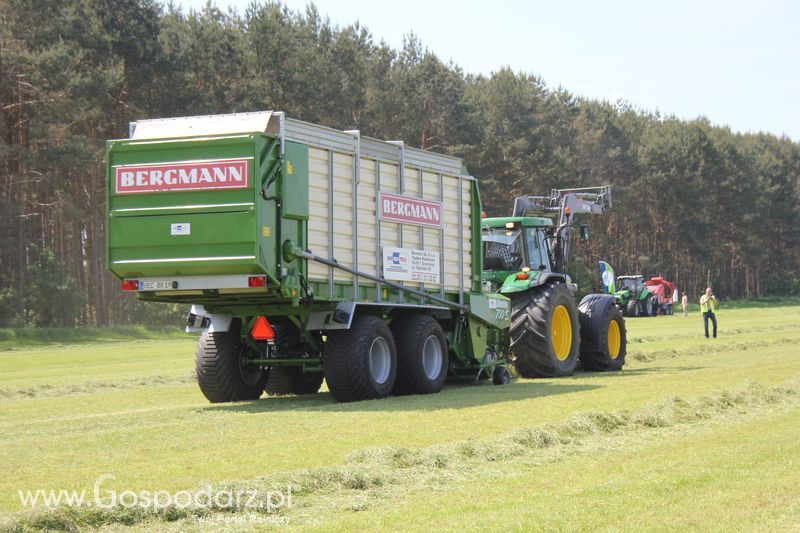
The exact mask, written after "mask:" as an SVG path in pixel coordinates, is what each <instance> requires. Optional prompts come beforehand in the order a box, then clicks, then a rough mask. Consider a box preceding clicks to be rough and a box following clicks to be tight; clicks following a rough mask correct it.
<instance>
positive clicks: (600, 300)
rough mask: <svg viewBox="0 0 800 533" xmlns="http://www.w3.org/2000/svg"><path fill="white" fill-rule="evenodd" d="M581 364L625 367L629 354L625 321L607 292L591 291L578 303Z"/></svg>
mask: <svg viewBox="0 0 800 533" xmlns="http://www.w3.org/2000/svg"><path fill="white" fill-rule="evenodd" d="M578 314H579V316H580V322H581V355H580V361H581V366H582V367H583V369H584V370H600V371H608V370H622V365H624V364H625V355H626V354H627V337H626V333H627V332H626V330H625V321H624V320H623V318H622V314H621V313H620V312H619V309H617V306H615V305H614V298H613V297H611V296H608V295H605V294H589V295H587V296H585V297H584V298H583V300H581V303H580V305H578Z"/></svg>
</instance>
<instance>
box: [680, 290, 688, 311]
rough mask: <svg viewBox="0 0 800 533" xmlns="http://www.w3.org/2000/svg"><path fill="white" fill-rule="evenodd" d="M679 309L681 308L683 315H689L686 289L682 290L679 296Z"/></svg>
mask: <svg viewBox="0 0 800 533" xmlns="http://www.w3.org/2000/svg"><path fill="white" fill-rule="evenodd" d="M681 309H683V316H689V297H688V296H686V291H683V296H681Z"/></svg>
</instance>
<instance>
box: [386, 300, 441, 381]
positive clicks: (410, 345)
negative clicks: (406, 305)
mask: <svg viewBox="0 0 800 533" xmlns="http://www.w3.org/2000/svg"><path fill="white" fill-rule="evenodd" d="M389 327H390V329H391V330H392V335H393V336H394V342H395V345H396V347H397V379H395V382H394V390H393V391H392V393H393V394H398V395H399V394H435V393H437V392H439V391H441V390H442V387H444V382H445V380H446V379H447V369H448V357H447V356H448V353H447V339H446V338H445V335H444V331H443V330H442V327H441V326H440V325H439V322H437V321H436V320H435V319H433V318H431V317H429V316H427V315H409V316H404V317H400V318H396V319H395V320H393V321H392V322H391V324H390V325H389Z"/></svg>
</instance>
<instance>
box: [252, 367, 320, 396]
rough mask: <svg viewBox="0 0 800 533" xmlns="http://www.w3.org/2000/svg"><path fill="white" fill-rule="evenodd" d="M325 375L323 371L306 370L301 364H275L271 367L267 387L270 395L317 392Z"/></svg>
mask: <svg viewBox="0 0 800 533" xmlns="http://www.w3.org/2000/svg"><path fill="white" fill-rule="evenodd" d="M324 377H325V376H323V375H322V372H304V371H303V369H302V367H299V366H274V367H272V368H270V369H269V375H268V377H267V385H266V387H265V389H266V391H267V394H269V395H270V396H280V395H284V394H316V393H317V392H318V391H319V388H320V387H321V386H322V380H323V379H324Z"/></svg>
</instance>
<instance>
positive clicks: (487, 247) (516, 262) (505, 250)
mask: <svg viewBox="0 0 800 533" xmlns="http://www.w3.org/2000/svg"><path fill="white" fill-rule="evenodd" d="M521 235H522V233H521V232H520V231H505V232H502V233H490V234H488V235H484V236H483V238H482V239H481V240H482V241H483V267H484V270H506V271H508V270H519V269H520V268H521V266H522V246H521V245H520V240H521V239H520V236H521Z"/></svg>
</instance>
